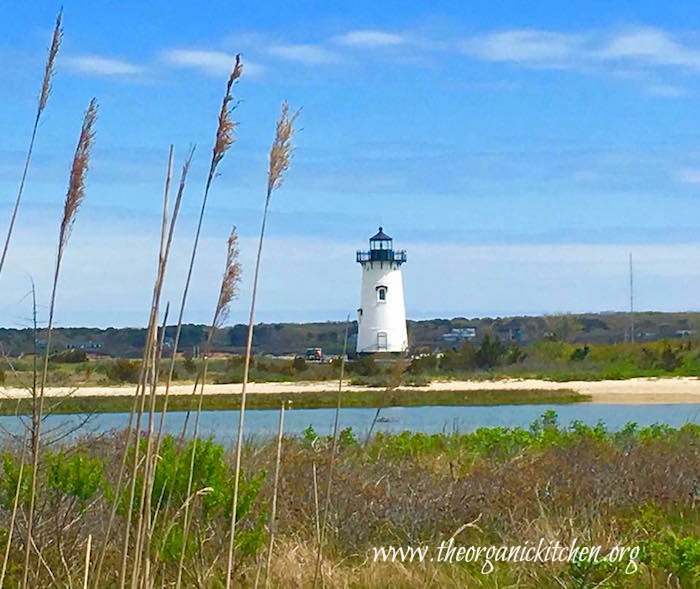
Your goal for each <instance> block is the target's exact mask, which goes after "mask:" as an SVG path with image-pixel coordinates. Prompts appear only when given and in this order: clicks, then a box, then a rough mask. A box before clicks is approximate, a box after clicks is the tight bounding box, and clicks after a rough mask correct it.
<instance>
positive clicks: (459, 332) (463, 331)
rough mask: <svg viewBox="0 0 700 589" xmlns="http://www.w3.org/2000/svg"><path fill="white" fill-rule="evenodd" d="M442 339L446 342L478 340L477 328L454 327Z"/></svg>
mask: <svg viewBox="0 0 700 589" xmlns="http://www.w3.org/2000/svg"><path fill="white" fill-rule="evenodd" d="M440 339H441V340H442V341H444V342H453V343H455V342H470V341H473V340H475V339H476V327H459V328H458V327H453V328H452V329H451V330H450V331H448V332H447V333H443V334H442V335H441V336H440Z"/></svg>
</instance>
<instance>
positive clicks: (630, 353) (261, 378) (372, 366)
mask: <svg viewBox="0 0 700 589" xmlns="http://www.w3.org/2000/svg"><path fill="white" fill-rule="evenodd" d="M197 361H198V360H197V359H196V358H192V357H191V356H189V355H186V356H184V357H182V358H178V359H176V361H175V365H174V372H173V377H174V380H175V381H176V382H181V383H192V382H194V379H195V376H196V372H197V366H198V364H197ZM11 363H12V371H4V372H0V384H4V385H5V386H24V385H26V384H27V383H30V382H31V379H32V370H33V360H32V357H31V356H24V357H23V358H21V359H16V360H12V361H11ZM243 364H244V359H243V357H242V356H240V355H236V354H234V355H215V356H213V357H211V358H210V359H209V361H208V370H207V374H208V377H207V380H208V382H210V383H215V384H231V383H235V384H237V383H241V382H242V380H243ZM139 371H140V363H139V361H137V360H129V359H127V358H117V359H111V358H106V359H92V360H91V359H86V358H85V352H83V351H81V350H66V351H64V352H61V353H58V354H55V355H53V356H51V361H50V363H49V373H48V378H47V382H48V384H49V385H50V386H70V387H80V386H109V385H118V384H124V383H135V382H137V381H138V377H139ZM346 371H347V374H348V378H349V379H350V382H351V383H352V384H357V385H363V386H373V387H378V388H386V387H388V386H392V387H393V386H396V385H397V384H398V385H400V386H402V387H411V386H424V385H427V384H429V382H430V381H431V380H435V379H441V380H445V379H451V380H462V379H464V380H480V379H494V378H496V379H497V378H537V379H545V380H552V381H559V382H566V381H568V380H602V379H624V378H633V377H664V376H700V343H698V342H696V341H695V340H690V339H686V340H668V341H666V340H663V341H657V342H647V343H634V344H632V343H618V344H582V345H577V344H572V343H567V342H563V341H557V340H551V339H550V340H542V341H537V342H533V343H531V344H528V345H519V344H514V343H510V344H506V343H505V342H503V341H501V340H499V339H498V338H491V337H490V336H487V337H485V338H484V340H483V341H482V342H481V343H479V344H471V343H465V344H461V345H459V346H456V347H455V348H448V349H446V350H444V351H442V352H439V353H424V354H420V355H417V356H415V357H414V358H413V359H411V360H410V361H406V360H400V359H397V358H385V359H382V358H379V359H375V358H372V357H370V356H364V357H359V358H355V359H354V360H351V361H349V362H348V364H347V366H346ZM397 371H398V374H397ZM160 374H161V381H165V380H166V379H167V371H166V370H165V369H164V368H163V369H161V370H160ZM338 375H339V361H338V359H337V358H333V359H331V361H330V362H325V363H316V362H307V361H306V360H305V359H304V358H301V357H296V358H275V357H264V356H257V357H255V358H253V359H252V361H251V368H250V378H251V380H252V381H257V382H304V381H335V380H336V379H337V378H338ZM397 377H398V380H397ZM3 378H4V381H3ZM333 388H335V387H334V386H329V390H332V389H333Z"/></svg>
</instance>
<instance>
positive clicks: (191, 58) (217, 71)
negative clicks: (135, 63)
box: [161, 49, 264, 76]
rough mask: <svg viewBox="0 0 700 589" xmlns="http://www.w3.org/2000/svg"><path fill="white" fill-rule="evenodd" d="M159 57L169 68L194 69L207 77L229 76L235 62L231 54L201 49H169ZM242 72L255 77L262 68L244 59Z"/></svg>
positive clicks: (234, 57)
mask: <svg viewBox="0 0 700 589" xmlns="http://www.w3.org/2000/svg"><path fill="white" fill-rule="evenodd" d="M161 57H162V59H163V60H164V61H165V62H166V63H168V64H170V65H171V66H174V67H183V68H192V69H196V70H199V71H201V72H202V73H205V74H207V75H209V76H225V75H228V74H230V73H231V69H232V68H233V64H234V63H235V61H236V56H235V55H234V54H232V53H227V52H225V51H208V50H203V49H169V50H167V51H164V52H163V53H162V54H161ZM243 71H244V72H245V74H246V75H248V76H257V75H260V74H262V72H263V71H264V68H263V66H261V65H258V64H257V63H253V62H250V61H248V60H245V59H244V60H243Z"/></svg>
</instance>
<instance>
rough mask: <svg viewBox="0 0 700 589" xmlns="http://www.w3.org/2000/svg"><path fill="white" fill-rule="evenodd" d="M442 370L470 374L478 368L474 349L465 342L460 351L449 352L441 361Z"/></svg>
mask: <svg viewBox="0 0 700 589" xmlns="http://www.w3.org/2000/svg"><path fill="white" fill-rule="evenodd" d="M440 368H441V369H442V370H446V371H448V372H459V371H466V372H470V371H472V370H474V369H475V368H476V352H475V351H474V347H473V346H472V345H471V344H470V343H468V342H465V343H464V344H463V345H462V347H461V348H460V349H459V350H447V351H446V352H445V353H444V354H443V355H442V358H441V359H440Z"/></svg>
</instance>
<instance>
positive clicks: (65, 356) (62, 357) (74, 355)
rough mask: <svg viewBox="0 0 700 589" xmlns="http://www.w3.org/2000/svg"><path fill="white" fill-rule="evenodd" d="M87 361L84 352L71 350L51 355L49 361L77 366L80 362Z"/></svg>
mask: <svg viewBox="0 0 700 589" xmlns="http://www.w3.org/2000/svg"><path fill="white" fill-rule="evenodd" d="M87 359H88V357H87V354H86V353H85V350H77V349H75V348H73V349H71V350H65V351H63V352H57V353H55V354H51V357H50V358H49V361H50V362H55V363H57V364H79V363H80V362H87Z"/></svg>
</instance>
